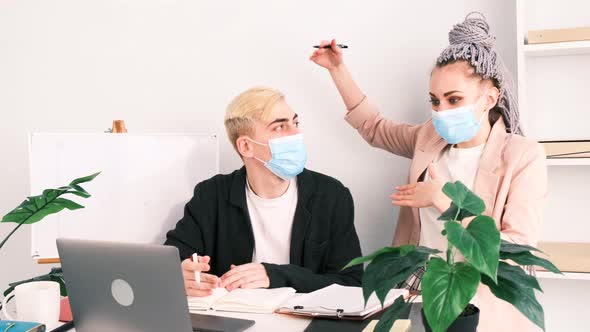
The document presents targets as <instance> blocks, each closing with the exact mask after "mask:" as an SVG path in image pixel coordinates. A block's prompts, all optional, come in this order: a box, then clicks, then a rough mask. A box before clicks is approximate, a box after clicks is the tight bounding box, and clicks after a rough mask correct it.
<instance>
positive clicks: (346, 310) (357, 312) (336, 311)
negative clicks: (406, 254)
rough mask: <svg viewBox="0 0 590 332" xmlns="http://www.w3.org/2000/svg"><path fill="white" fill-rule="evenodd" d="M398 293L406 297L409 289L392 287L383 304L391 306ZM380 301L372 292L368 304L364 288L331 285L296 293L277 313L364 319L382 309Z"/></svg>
mask: <svg viewBox="0 0 590 332" xmlns="http://www.w3.org/2000/svg"><path fill="white" fill-rule="evenodd" d="M399 296H404V298H407V297H408V296H409V292H408V290H406V289H392V290H391V291H389V293H388V294H387V297H386V299H385V302H384V307H385V308H387V307H389V306H390V305H391V304H392V303H393V302H394V301H395V300H396V299H397V298H398V297H399ZM381 310H382V308H381V302H379V299H378V298H377V296H376V295H375V294H374V293H373V295H371V297H370V298H369V301H368V302H367V306H366V307H365V300H364V298H363V289H362V288H361V287H346V286H340V285H336V284H334V285H331V286H328V287H326V288H322V289H320V290H317V291H315V292H312V293H309V294H297V295H295V296H293V297H292V298H291V299H289V300H288V301H287V302H285V303H283V304H282V305H281V306H280V308H279V310H278V312H280V313H288V314H296V315H304V316H314V317H333V318H345V319H365V318H367V317H370V316H372V315H373V314H375V313H377V312H379V311H381Z"/></svg>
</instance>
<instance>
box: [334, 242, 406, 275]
mask: <svg viewBox="0 0 590 332" xmlns="http://www.w3.org/2000/svg"><path fill="white" fill-rule="evenodd" d="M414 249H416V246H414V245H411V244H408V245H403V246H401V247H384V248H381V249H379V250H377V251H375V252H374V253H372V254H370V255H367V256H363V257H357V258H355V259H353V260H351V261H350V263H348V264H346V266H345V267H343V268H342V269H343V270H344V269H347V268H349V267H351V266H355V265H359V264H362V263H365V262H369V261H372V260H373V259H375V257H377V256H379V255H381V254H384V253H386V252H400V253H401V254H403V255H405V254H407V253H408V252H410V251H412V250H414Z"/></svg>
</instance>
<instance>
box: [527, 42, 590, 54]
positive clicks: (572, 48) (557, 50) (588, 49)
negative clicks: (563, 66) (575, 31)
mask: <svg viewBox="0 0 590 332" xmlns="http://www.w3.org/2000/svg"><path fill="white" fill-rule="evenodd" d="M524 54H525V55H526V56H530V57H540V56H560V55H580V54H590V41H577V42H565V43H547V44H530V45H524Z"/></svg>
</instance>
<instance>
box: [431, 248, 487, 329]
mask: <svg viewBox="0 0 590 332" xmlns="http://www.w3.org/2000/svg"><path fill="white" fill-rule="evenodd" d="M480 278H481V277H480V273H479V272H478V271H477V269H476V268H475V267H473V266H472V265H471V264H469V263H464V262H459V263H455V264H453V265H449V264H448V263H447V262H446V261H444V260H443V259H441V258H438V257H435V258H432V259H431V260H430V262H429V263H428V268H427V269H426V273H424V278H423V279H422V301H423V308H424V315H425V316H426V319H427V320H428V324H429V325H430V327H431V328H432V331H433V332H445V331H446V330H447V328H448V327H449V326H450V325H451V324H452V323H453V321H455V319H457V317H459V315H460V314H461V312H463V310H465V307H467V305H468V304H469V301H471V299H472V298H473V296H474V295H475V292H476V291H477V287H478V285H479V282H480Z"/></svg>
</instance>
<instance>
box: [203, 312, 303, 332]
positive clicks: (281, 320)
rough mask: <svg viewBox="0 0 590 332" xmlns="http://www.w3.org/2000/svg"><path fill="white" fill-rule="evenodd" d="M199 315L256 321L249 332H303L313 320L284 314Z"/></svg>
mask: <svg viewBox="0 0 590 332" xmlns="http://www.w3.org/2000/svg"><path fill="white" fill-rule="evenodd" d="M195 313H197V312H195ZM198 313H199V314H206V315H215V316H223V317H231V318H240V319H249V320H253V321H255V322H256V324H254V326H252V327H251V328H249V329H248V330H247V331H248V332H266V331H277V330H278V329H279V328H280V331H281V332H302V331H303V330H305V328H306V327H307V326H308V325H309V324H310V323H311V318H309V317H297V316H293V315H282V314H247V313H238V312H219V311H212V310H209V311H203V312H198Z"/></svg>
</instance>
